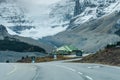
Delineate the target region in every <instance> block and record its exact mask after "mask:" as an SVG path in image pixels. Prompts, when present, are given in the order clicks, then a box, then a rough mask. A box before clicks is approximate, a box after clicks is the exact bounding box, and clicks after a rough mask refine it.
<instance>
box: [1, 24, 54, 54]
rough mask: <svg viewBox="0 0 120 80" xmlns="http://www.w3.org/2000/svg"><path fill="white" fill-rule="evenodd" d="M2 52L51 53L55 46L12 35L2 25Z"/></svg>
mask: <svg viewBox="0 0 120 80" xmlns="http://www.w3.org/2000/svg"><path fill="white" fill-rule="evenodd" d="M0 50H1V51H2V50H3V51H5V50H10V51H17V52H24V51H25V52H27V51H28V52H29V51H30V52H36V51H38V52H44V53H46V52H51V51H52V50H53V46H51V45H50V44H47V43H45V42H42V41H37V40H34V39H32V38H28V37H21V36H17V35H10V34H9V33H8V31H7V29H6V27H5V26H4V25H0Z"/></svg>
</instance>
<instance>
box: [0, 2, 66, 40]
mask: <svg viewBox="0 0 120 80" xmlns="http://www.w3.org/2000/svg"><path fill="white" fill-rule="evenodd" d="M58 1H59V0H49V1H48V2H46V1H43V0H37V1H33V0H31V1H29V0H5V1H1V2H0V23H1V24H3V25H5V26H6V27H7V29H8V32H9V33H10V34H16V35H19V36H24V37H32V38H34V39H39V38H42V37H45V36H48V35H54V34H56V33H58V32H61V31H63V30H65V29H66V23H65V22H58V21H57V19H56V18H52V16H50V12H51V11H52V5H53V4H54V3H55V2H58ZM54 21H57V22H54ZM53 22H54V23H53ZM44 32H45V33H44Z"/></svg>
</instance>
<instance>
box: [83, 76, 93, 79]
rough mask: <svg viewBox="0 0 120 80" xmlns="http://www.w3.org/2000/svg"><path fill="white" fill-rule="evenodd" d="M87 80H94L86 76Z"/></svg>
mask: <svg viewBox="0 0 120 80" xmlns="http://www.w3.org/2000/svg"><path fill="white" fill-rule="evenodd" d="M85 77H86V78H88V79H89V80H93V79H92V78H91V77H90V76H85Z"/></svg>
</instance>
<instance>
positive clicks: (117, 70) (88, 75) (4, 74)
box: [0, 62, 120, 80]
mask: <svg viewBox="0 0 120 80" xmlns="http://www.w3.org/2000/svg"><path fill="white" fill-rule="evenodd" d="M0 80H120V67H115V66H107V65H100V64H81V63H61V62H47V63H38V64H13V63H12V64H10V63H9V64H5V63H4V64H3V63H1V64H0Z"/></svg>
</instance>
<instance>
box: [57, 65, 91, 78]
mask: <svg viewBox="0 0 120 80" xmlns="http://www.w3.org/2000/svg"><path fill="white" fill-rule="evenodd" d="M55 66H57V67H61V68H64V69H67V70H70V71H73V72H77V71H76V70H75V69H73V68H70V67H66V66H61V65H55ZM77 73H78V74H80V75H81V76H84V77H86V78H87V79H88V80H93V79H92V78H91V77H90V76H87V75H84V73H82V72H77Z"/></svg>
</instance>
